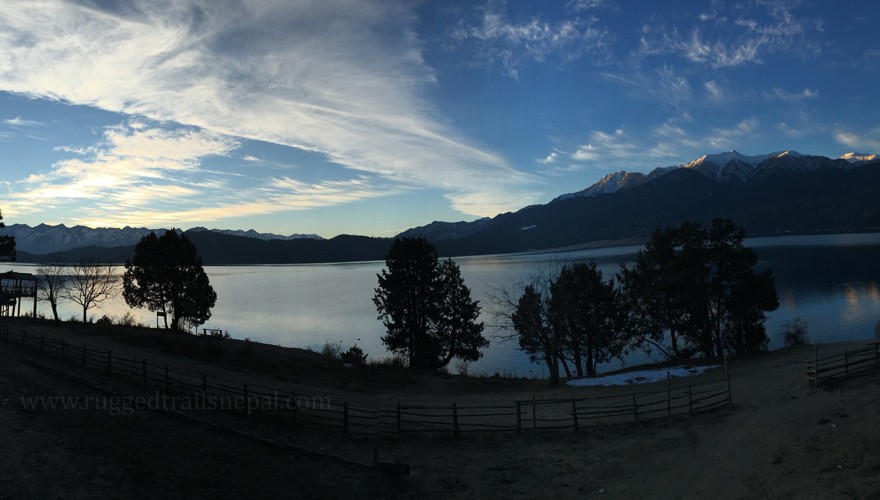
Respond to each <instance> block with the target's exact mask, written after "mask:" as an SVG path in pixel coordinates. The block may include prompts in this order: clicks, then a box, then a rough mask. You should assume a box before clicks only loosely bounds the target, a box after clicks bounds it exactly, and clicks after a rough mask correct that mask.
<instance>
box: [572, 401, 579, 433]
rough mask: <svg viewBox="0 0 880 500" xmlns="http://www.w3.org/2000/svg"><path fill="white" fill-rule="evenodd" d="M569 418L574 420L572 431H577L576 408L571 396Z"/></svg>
mask: <svg viewBox="0 0 880 500" xmlns="http://www.w3.org/2000/svg"><path fill="white" fill-rule="evenodd" d="M571 418H572V420H574V431H575V432H577V431H578V408H577V402H576V401H575V399H574V397H572V398H571Z"/></svg>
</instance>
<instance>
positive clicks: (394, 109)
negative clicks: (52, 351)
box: [0, 0, 585, 215]
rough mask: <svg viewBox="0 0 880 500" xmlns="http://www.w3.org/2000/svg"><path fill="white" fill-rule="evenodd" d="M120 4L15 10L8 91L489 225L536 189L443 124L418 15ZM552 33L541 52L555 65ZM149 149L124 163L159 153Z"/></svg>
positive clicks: (18, 2)
mask: <svg viewBox="0 0 880 500" xmlns="http://www.w3.org/2000/svg"><path fill="white" fill-rule="evenodd" d="M113 5H114V6H113V8H110V7H100V6H97V5H96V4H89V5H88V6H85V5H83V4H78V3H69V2H61V1H56V2H52V1H50V2H46V3H43V4H41V5H40V8H38V9H35V8H34V7H33V4H32V3H31V2H28V1H23V0H9V1H4V2H2V3H0V30H2V32H3V33H4V36H2V37H0V51H2V53H3V54H4V57H3V58H2V59H0V89H2V90H7V91H11V92H18V93H23V94H27V95H30V96H34V97H39V98H46V99H57V100H62V101H64V102H67V103H72V104H85V105H90V106H95V107H98V108H101V109H105V110H109V111H114V112H119V113H125V114H128V115H133V116H144V117H147V118H149V119H151V120H156V121H160V122H164V121H167V122H171V123H179V124H183V125H186V126H190V127H195V128H196V129H198V130H204V131H207V132H210V133H212V134H215V135H216V136H218V137H230V138H235V140H236V141H240V140H244V139H254V140H261V141H266V142H270V143H276V144H281V145H285V146H291V147H295V148H300V149H302V150H306V151H311V152H316V153H319V154H322V155H324V157H325V158H327V159H328V160H329V161H331V162H334V163H336V164H339V165H342V166H344V167H346V168H349V169H352V170H356V171H360V172H367V173H370V174H376V175H380V176H382V177H384V178H385V179H386V180H387V181H390V182H394V183H399V184H401V185H405V186H429V187H434V188H440V189H443V190H445V191H446V192H447V193H449V194H448V196H449V198H450V200H451V203H452V205H453V207H454V208H456V209H459V210H462V211H464V212H467V213H472V214H476V215H493V214H494V213H495V212H493V211H494V210H495V209H496V206H497V205H499V204H500V205H506V208H507V209H512V208H515V207H516V206H517V205H516V204H517V203H519V200H520V198H521V197H522V196H524V193H526V192H527V190H528V187H527V186H528V185H529V184H530V183H532V182H533V179H532V178H531V177H530V176H528V175H526V174H524V173H523V172H521V171H519V170H517V169H515V168H513V167H512V166H511V165H509V164H508V162H507V161H506V160H505V159H504V158H503V157H501V156H500V155H498V154H496V153H495V152H493V151H490V150H487V149H485V148H483V147H481V146H480V145H479V144H473V143H471V142H470V141H469V140H467V139H465V138H464V137H462V136H460V135H459V134H458V133H456V131H454V130H452V129H451V128H450V127H449V126H448V125H446V124H445V122H443V121H442V120H439V119H437V116H438V110H436V109H434V108H433V107H432V106H431V105H430V104H428V101H427V100H426V98H425V97H424V95H425V93H426V92H427V91H428V90H430V89H431V88H432V86H433V85H435V81H436V80H435V75H434V71H433V69H432V68H431V67H430V66H429V65H428V64H427V63H426V62H425V61H424V59H423V57H422V55H421V50H422V46H421V42H420V40H419V38H418V36H417V35H416V34H415V32H414V25H415V23H416V18H415V16H414V14H413V12H412V11H411V10H410V8H411V6H408V5H407V4H406V3H397V2H385V1H380V0H376V1H362V2H347V1H344V0H335V1H326V2H310V3H298V2H287V1H282V0H265V1H264V0H244V1H242V2H237V3H234V4H231V3H225V2H199V1H196V0H182V1H170V0H166V1H159V2H141V1H137V0H130V1H128V2H119V3H116V4H113ZM569 29H573V28H565V27H562V31H561V32H560V33H558V34H560V35H563V36H566V37H567V36H569V35H566V34H565V33H567V32H568V31H567V30H569ZM539 31H540V30H539ZM584 34H585V32H579V33H578V34H577V35H578V36H580V35H584ZM537 36H538V39H536V40H535V44H530V45H529V46H530V47H533V50H535V51H536V52H534V53H535V54H540V53H541V49H540V46H541V42H540V35H537ZM570 36H572V37H574V36H576V35H575V34H572V35H570ZM21 40H28V41H29V42H28V43H19V42H20V41H21ZM22 68H27V69H28V70H27V71H23V70H22ZM112 139H113V138H112V137H109V138H108V140H110V141H112ZM138 140H139V141H142V142H140V143H137V144H135V143H132V142H131V141H126V144H125V146H126V147H128V148H131V149H130V150H128V151H123V150H121V149H120V150H119V151H118V153H119V154H120V155H135V154H141V153H147V152H148V150H149V149H150V147H151V146H153V145H158V144H155V143H153V142H151V141H153V139H151V138H150V137H148V136H146V135H142V136H139V137H138ZM176 140H181V141H184V142H185V138H178V139H176ZM178 146H180V147H184V146H183V144H178ZM190 146H197V145H196V144H191V145H190ZM191 153H193V154H195V155H196V156H197V154H198V151H192V152H191ZM183 164H185V163H183ZM480 195H485V199H487V200H493V201H492V202H489V203H488V204H486V205H483V204H481V203H479V201H478V200H479V199H480ZM504 199H507V200H508V201H507V202H506V203H505V202H504V201H503V200H504Z"/></svg>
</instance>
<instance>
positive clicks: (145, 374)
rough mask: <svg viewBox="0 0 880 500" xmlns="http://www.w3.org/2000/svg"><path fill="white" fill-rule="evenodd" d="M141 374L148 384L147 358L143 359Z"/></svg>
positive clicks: (145, 383)
mask: <svg viewBox="0 0 880 500" xmlns="http://www.w3.org/2000/svg"><path fill="white" fill-rule="evenodd" d="M141 375H142V376H143V378H144V385H147V358H144V359H142V360H141Z"/></svg>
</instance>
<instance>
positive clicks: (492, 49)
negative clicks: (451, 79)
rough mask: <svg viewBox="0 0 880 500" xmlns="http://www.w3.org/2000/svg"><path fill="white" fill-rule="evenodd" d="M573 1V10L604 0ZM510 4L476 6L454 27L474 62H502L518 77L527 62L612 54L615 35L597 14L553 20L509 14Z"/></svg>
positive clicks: (456, 37)
mask: <svg viewBox="0 0 880 500" xmlns="http://www.w3.org/2000/svg"><path fill="white" fill-rule="evenodd" d="M571 6H572V7H573V8H574V10H575V11H584V10H593V9H596V8H599V7H601V6H602V2H599V1H596V0H593V1H580V2H575V3H574V4H571ZM506 7H507V5H506V4H505V3H503V2H500V3H499V2H490V3H489V4H487V5H484V6H481V7H478V8H477V9H476V10H475V13H476V15H474V16H473V17H472V18H469V19H466V20H462V21H460V22H459V23H458V24H457V25H456V26H455V27H454V28H453V29H452V30H451V31H450V37H451V39H452V40H453V41H455V42H456V46H457V47H458V48H459V49H461V48H462V47H465V48H466V49H467V50H469V51H470V52H472V54H473V56H472V58H473V62H474V64H477V65H481V66H490V67H491V66H496V65H500V66H502V67H503V68H504V71H505V73H506V74H507V75H508V76H510V77H512V78H517V77H518V76H519V72H520V70H521V68H522V67H523V65H524V64H526V63H527V62H538V63H549V64H559V65H564V64H565V63H567V62H570V61H573V60H576V59H580V58H582V57H584V56H586V55H588V54H590V55H592V56H593V57H594V58H596V60H597V61H600V62H601V61H603V60H605V59H606V58H607V57H608V50H609V47H610V45H611V44H612V43H613V40H614V36H613V35H612V33H611V32H610V31H609V30H608V29H607V28H605V27H602V26H601V25H599V23H598V20H597V19H596V18H595V17H592V16H591V17H581V16H580V15H577V14H575V15H572V16H570V17H568V18H566V19H563V20H561V21H554V22H551V21H545V20H542V19H541V18H540V17H538V16H533V17H527V18H524V19H510V18H509V16H508V13H507V8H506Z"/></svg>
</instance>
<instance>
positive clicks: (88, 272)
mask: <svg viewBox="0 0 880 500" xmlns="http://www.w3.org/2000/svg"><path fill="white" fill-rule="evenodd" d="M70 270H71V275H70V282H69V286H68V287H67V289H66V290H65V292H64V298H66V299H68V300H70V301H71V302H74V303H76V304H79V305H80V306H82V308H83V323H87V322H88V312H89V309H91V308H92V307H95V306H98V305H100V304H101V303H102V302H104V301H105V300H107V299H109V298H111V297H112V296H114V295H116V294H118V293H119V290H120V282H119V279H118V278H117V277H116V275H114V274H113V265H112V264H98V263H80V264H74V265H72V266H71V267H70Z"/></svg>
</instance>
